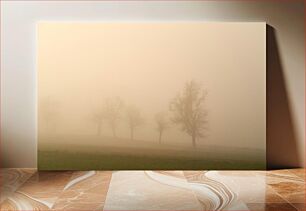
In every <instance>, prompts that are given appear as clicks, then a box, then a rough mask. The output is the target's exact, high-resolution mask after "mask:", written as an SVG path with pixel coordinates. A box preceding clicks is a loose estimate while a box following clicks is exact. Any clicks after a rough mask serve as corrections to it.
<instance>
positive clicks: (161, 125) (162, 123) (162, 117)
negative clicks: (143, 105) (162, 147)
mask: <svg viewBox="0 0 306 211" xmlns="http://www.w3.org/2000/svg"><path fill="white" fill-rule="evenodd" d="M155 122H156V126H157V127H156V129H157V131H158V133H159V136H158V142H159V144H161V140H162V135H163V133H164V131H165V130H166V129H168V127H169V123H168V121H167V117H166V113H165V112H159V113H157V114H156V115H155Z"/></svg>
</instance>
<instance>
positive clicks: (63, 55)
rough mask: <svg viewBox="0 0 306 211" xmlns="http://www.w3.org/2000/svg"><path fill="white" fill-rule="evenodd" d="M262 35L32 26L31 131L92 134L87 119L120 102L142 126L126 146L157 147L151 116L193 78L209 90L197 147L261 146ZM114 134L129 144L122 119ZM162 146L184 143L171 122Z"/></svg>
mask: <svg viewBox="0 0 306 211" xmlns="http://www.w3.org/2000/svg"><path fill="white" fill-rule="evenodd" d="M265 36H266V25H265V23H204V22H203V23H201V22H190V23H60V22H54V23H39V24H38V91H39V98H38V103H39V104H38V106H39V111H38V112H39V125H38V127H39V131H40V133H44V132H45V131H46V130H49V131H48V132H50V133H53V132H52V130H54V131H55V132H54V133H57V134H65V135H78V134H83V135H87V134H88V135H95V134H96V131H97V129H96V128H97V124H96V123H95V122H94V121H93V117H92V116H93V115H94V113H95V112H96V111H97V110H99V109H100V107H101V105H103V103H104V101H105V99H107V98H110V99H112V98H114V97H120V98H121V99H122V100H123V102H124V104H125V105H127V106H128V105H134V106H136V107H138V108H139V110H140V112H141V115H142V116H143V118H144V119H145V122H144V124H143V125H142V126H140V127H139V128H137V129H136V130H135V139H139V140H146V141H156V140H157V137H158V133H157V131H156V126H155V124H154V115H155V114H156V113H158V112H160V111H169V102H170V101H171V100H172V99H173V98H174V97H175V96H176V95H177V94H178V93H179V92H181V91H182V90H183V88H184V84H185V83H186V82H187V81H189V80H192V79H193V80H195V81H196V82H198V83H200V84H201V86H202V87H203V89H205V90H207V92H208V94H207V100H206V102H205V105H204V107H205V109H207V111H208V130H207V136H206V137H205V138H203V139H202V140H199V141H198V143H202V144H210V145H211V144H215V145H222V146H241V147H251V148H253V147H254V148H260V149H264V148H265V141H266V140H265V137H266V132H265V130H266V129H265V128H266V122H265V121H266V113H265V104H266V101H265V99H266V97H265V95H266V94H265V93H266V85H265V84H266V82H265V81H266V80H265V77H266V69H265V67H266V59H265V58H266V55H265V52H266V47H265ZM46 111H47V112H49V114H48V115H49V116H50V117H48V118H49V119H48V121H51V122H52V121H53V122H56V129H54V128H52V127H48V126H47V125H48V124H50V123H48V122H47V120H46V118H42V117H43V116H44V114H43V112H46ZM45 116H46V115H45ZM50 119H51V120H50ZM46 128H47V129H46ZM101 133H102V134H105V135H111V130H110V127H109V126H108V125H107V123H104V124H103V126H102V129H101ZM117 135H118V137H126V138H128V137H129V130H128V127H127V121H126V115H125V113H124V112H123V113H122V119H121V121H120V123H119V125H118V131H117ZM163 139H164V141H165V142H169V143H174V142H177V143H190V137H189V136H188V135H187V134H185V133H184V132H181V131H180V130H179V128H178V127H177V126H174V125H172V126H171V128H170V129H169V130H167V131H166V132H165V133H164V137H163ZM86 141H88V140H86Z"/></svg>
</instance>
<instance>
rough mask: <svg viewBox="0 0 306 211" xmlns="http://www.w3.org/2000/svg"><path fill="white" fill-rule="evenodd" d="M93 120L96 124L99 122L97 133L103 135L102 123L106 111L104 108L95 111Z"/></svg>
mask: <svg viewBox="0 0 306 211" xmlns="http://www.w3.org/2000/svg"><path fill="white" fill-rule="evenodd" d="M92 120H93V121H94V123H95V124H97V135H98V136H100V135H101V130H102V124H103V121H104V113H103V110H102V109H98V110H96V111H95V113H94V114H93V116H92Z"/></svg>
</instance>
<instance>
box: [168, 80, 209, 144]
mask: <svg viewBox="0 0 306 211" xmlns="http://www.w3.org/2000/svg"><path fill="white" fill-rule="evenodd" d="M206 95H207V92H206V91H204V90H203V89H201V86H200V85H199V84H197V83H196V82H194V81H190V82H187V83H186V84H185V87H184V90H183V92H182V93H180V94H178V95H177V97H176V98H174V99H173V100H172V101H171V103H170V111H172V112H173V118H172V119H171V120H172V122H173V123H174V124H177V125H180V126H181V130H182V131H184V132H186V133H187V134H188V135H190V136H191V139H192V145H193V147H196V140H197V138H199V137H203V136H204V134H203V132H204V129H205V125H206V123H207V111H206V110H205V109H204V108H203V104H204V102H205V100H206Z"/></svg>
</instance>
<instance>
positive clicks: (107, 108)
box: [103, 97, 124, 137]
mask: <svg viewBox="0 0 306 211" xmlns="http://www.w3.org/2000/svg"><path fill="white" fill-rule="evenodd" d="M123 107H124V104H123V101H122V100H121V99H120V98H119V97H117V98H113V99H107V100H106V101H105V104H104V107H103V117H104V118H105V120H106V122H107V123H108V124H109V126H110V128H111V130H112V133H113V137H117V134H116V130H117V127H118V122H119V120H120V118H121V115H122V109H123Z"/></svg>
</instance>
